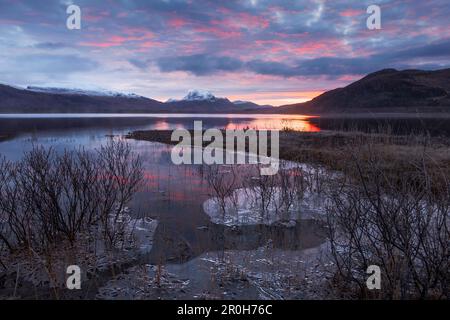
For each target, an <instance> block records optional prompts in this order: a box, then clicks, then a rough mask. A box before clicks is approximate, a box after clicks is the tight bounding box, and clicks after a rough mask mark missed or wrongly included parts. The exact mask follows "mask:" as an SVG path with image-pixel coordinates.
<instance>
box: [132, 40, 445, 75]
mask: <svg viewBox="0 0 450 320" xmlns="http://www.w3.org/2000/svg"><path fill="white" fill-rule="evenodd" d="M427 57H448V58H450V41H446V42H441V43H434V44H430V45H427V46H420V47H414V48H411V49H408V50H398V51H392V52H386V53H381V54H375V55H371V56H367V57H357V58H345V57H342V58H339V57H320V58H316V59H308V60H301V61H297V62H296V63H281V62H274V61H264V60H251V61H249V62H243V61H240V60H238V59H236V58H231V57H224V56H220V57H217V56H213V55H206V54H201V55H190V56H181V57H167V58H163V59H160V60H158V62H157V64H158V66H159V68H160V70H161V71H163V72H173V71H186V72H190V73H193V74H195V75H197V76H205V75H211V74H214V73H217V72H220V71H239V70H242V69H245V70H248V71H251V72H254V73H256V74H261V75H272V76H280V77H285V78H289V77H296V76H324V75H325V76H329V77H336V76H342V75H346V74H367V73H370V72H374V71H377V70H380V69H384V68H387V67H396V68H408V67H410V66H411V64H409V63H408V61H410V60H414V59H418V58H427ZM130 62H131V61H130ZM131 63H132V64H134V65H136V66H138V67H140V68H141V67H144V66H145V64H144V63H143V62H140V61H134V62H131ZM449 65H450V63H449ZM434 66H438V65H437V64H422V65H421V67H422V68H427V67H428V68H431V67H434ZM440 67H442V66H440Z"/></svg>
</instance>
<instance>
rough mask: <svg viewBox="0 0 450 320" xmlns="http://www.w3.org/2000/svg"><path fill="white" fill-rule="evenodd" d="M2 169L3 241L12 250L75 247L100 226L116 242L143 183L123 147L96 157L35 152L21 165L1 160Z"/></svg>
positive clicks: (79, 152)
mask: <svg viewBox="0 0 450 320" xmlns="http://www.w3.org/2000/svg"><path fill="white" fill-rule="evenodd" d="M0 169H1V173H0V216H1V217H4V220H5V226H4V228H3V232H2V233H1V235H0V239H1V240H2V241H3V242H4V243H5V244H6V246H7V247H8V248H9V249H10V250H13V249H14V248H15V247H21V246H22V247H23V246H25V247H32V248H35V249H38V250H43V249H48V247H49V246H51V245H53V244H55V243H56V242H57V241H59V240H67V241H69V243H72V244H73V243H74V241H76V238H77V236H78V235H79V234H80V233H82V232H89V231H90V229H91V227H92V226H93V225H96V224H98V223H101V226H102V228H103V230H104V234H105V237H106V239H107V240H108V241H109V242H113V240H114V234H115V232H116V231H117V230H115V229H114V225H115V224H114V222H116V220H117V216H118V215H119V214H120V213H121V212H122V211H123V208H124V207H125V205H126V204H127V203H128V202H129V201H130V200H131V197H132V195H133V193H134V192H135V191H136V190H137V188H138V186H139V183H140V181H141V180H142V168H141V162H140V159H139V158H137V157H133V156H132V154H131V150H130V147H129V146H128V145H126V144H125V143H122V142H109V143H108V144H107V145H106V146H103V147H101V148H100V150H97V153H96V154H95V153H89V152H87V151H85V150H83V149H79V150H76V151H65V152H63V153H62V154H58V153H57V152H55V151H54V150H53V149H44V148H43V147H34V148H33V149H32V150H31V151H30V152H28V153H26V154H25V155H24V157H23V159H22V160H20V161H18V162H15V163H13V162H9V161H7V160H5V159H3V160H1V161H0ZM111 216H113V219H112V220H111V219H110V217H111ZM0 231H1V230H0Z"/></svg>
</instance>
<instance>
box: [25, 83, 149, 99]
mask: <svg viewBox="0 0 450 320" xmlns="http://www.w3.org/2000/svg"><path fill="white" fill-rule="evenodd" d="M26 90H29V91H33V92H41V93H50V94H69V95H83V96H95V97H121V98H130V99H140V98H143V97H142V96H139V95H137V94H134V93H122V92H116V91H109V90H84V89H77V88H53V87H36V86H28V87H27V88H26Z"/></svg>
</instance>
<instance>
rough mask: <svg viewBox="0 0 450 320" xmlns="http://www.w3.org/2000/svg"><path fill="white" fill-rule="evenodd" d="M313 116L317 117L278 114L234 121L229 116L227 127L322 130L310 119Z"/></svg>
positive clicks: (233, 128) (230, 128)
mask: <svg viewBox="0 0 450 320" xmlns="http://www.w3.org/2000/svg"><path fill="white" fill-rule="evenodd" d="M312 118H315V117H314V116H290V115H277V116H270V117H259V118H258V119H250V120H249V121H245V122H240V121H233V118H229V121H230V122H229V123H228V124H227V125H226V127H225V129H227V130H237V129H255V130H293V131H303V132H320V128H319V127H318V126H316V125H314V124H313V123H311V121H310V120H311V119H312Z"/></svg>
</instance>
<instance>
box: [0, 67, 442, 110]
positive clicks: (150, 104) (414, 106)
mask: <svg viewBox="0 0 450 320" xmlns="http://www.w3.org/2000/svg"><path fill="white" fill-rule="evenodd" d="M416 111H426V112H429V111H431V112H442V111H443V112H450V69H442V70H436V71H422V70H403V71H398V70H395V69H384V70H380V71H378V72H374V73H371V74H369V75H367V76H365V77H363V78H362V79H360V80H358V81H356V82H354V83H352V84H350V85H348V86H346V87H344V88H338V89H334V90H331V91H327V92H325V93H323V94H321V95H320V96H318V97H316V98H314V99H312V100H311V101H308V102H304V103H298V104H292V105H285V106H281V107H277V108H275V107H272V106H261V105H258V104H256V103H253V102H248V101H234V102H232V101H230V100H229V99H227V98H218V97H216V96H214V95H213V94H212V93H210V92H208V91H201V90H191V91H190V92H189V93H188V94H187V95H186V96H185V97H184V98H183V99H181V100H174V99H171V100H168V101H167V102H160V101H157V100H154V99H149V98H146V97H142V96H138V95H135V94H125V93H117V92H111V91H101V92H98V91H91V90H81V89H61V88H40V87H29V88H28V89H23V88H17V87H13V86H8V85H0V113H266V114H267V113H285V114H326V113H339V114H347V113H352V112H358V113H359V112H383V113H387V112H416Z"/></svg>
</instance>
